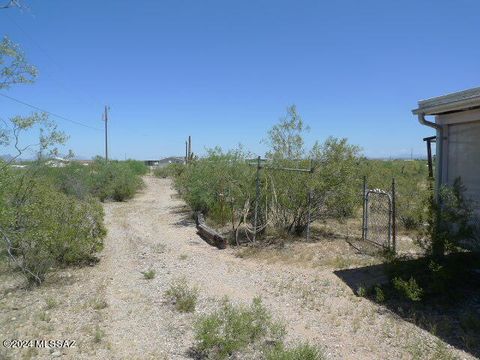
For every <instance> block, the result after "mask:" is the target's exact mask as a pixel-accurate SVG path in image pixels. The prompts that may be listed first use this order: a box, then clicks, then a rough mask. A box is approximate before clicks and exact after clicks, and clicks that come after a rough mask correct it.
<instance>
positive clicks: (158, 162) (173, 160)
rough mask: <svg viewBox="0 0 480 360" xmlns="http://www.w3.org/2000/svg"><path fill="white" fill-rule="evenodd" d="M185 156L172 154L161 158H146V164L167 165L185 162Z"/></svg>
mask: <svg viewBox="0 0 480 360" xmlns="http://www.w3.org/2000/svg"><path fill="white" fill-rule="evenodd" d="M184 161H185V158H183V157H179V156H170V157H167V158H163V159H160V160H144V162H145V165H147V166H155V167H157V166H166V165H168V164H183V163H184Z"/></svg>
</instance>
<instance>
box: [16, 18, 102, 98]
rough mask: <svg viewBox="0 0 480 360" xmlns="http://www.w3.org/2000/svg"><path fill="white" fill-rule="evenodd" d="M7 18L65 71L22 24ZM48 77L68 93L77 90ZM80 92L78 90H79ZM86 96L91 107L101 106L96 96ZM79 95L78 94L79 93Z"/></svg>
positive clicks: (58, 67) (54, 63)
mask: <svg viewBox="0 0 480 360" xmlns="http://www.w3.org/2000/svg"><path fill="white" fill-rule="evenodd" d="M7 18H8V20H10V22H11V23H12V24H13V25H14V26H16V27H17V28H18V29H19V30H20V31H21V32H22V33H23V34H24V35H25V36H26V37H27V39H28V40H30V42H31V43H32V44H34V45H35V46H36V47H37V48H38V49H39V50H40V52H41V53H42V54H43V55H44V56H45V58H46V59H48V60H49V62H50V63H51V64H53V65H55V66H56V67H57V69H59V70H61V71H62V70H64V69H63V67H62V66H61V65H60V64H59V63H58V62H57V61H56V60H55V59H54V58H53V57H52V56H50V55H49V54H48V52H47V51H46V50H45V49H44V48H43V46H41V45H40V43H39V42H38V41H37V40H35V38H34V37H33V36H31V35H30V34H29V33H28V32H27V31H26V30H25V29H24V28H23V27H22V26H20V24H19V23H18V22H16V21H15V20H14V19H13V17H11V16H10V15H9V14H7ZM46 75H47V76H48V77H49V78H50V79H51V80H53V81H54V82H55V83H57V84H58V85H60V87H62V88H63V89H64V90H67V92H70V93H72V92H75V91H76V90H73V89H72V88H70V87H69V86H67V85H66V83H64V82H63V81H57V80H55V78H54V77H53V76H52V75H51V74H48V72H47V73H46ZM77 90H78V89H77ZM82 92H83V93H84V95H86V96H85V97H84V100H88V102H89V103H90V105H94V106H95V107H97V106H99V105H100V104H101V103H102V102H101V101H100V100H99V99H98V98H97V97H95V96H94V95H92V94H90V93H87V92H84V91H82ZM77 94H78V93H77Z"/></svg>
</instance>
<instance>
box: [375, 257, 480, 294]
mask: <svg viewBox="0 0 480 360" xmlns="http://www.w3.org/2000/svg"><path fill="white" fill-rule="evenodd" d="M479 263H480V254H478V253H472V252H458V253H452V254H448V255H446V256H444V257H442V258H438V259H437V258H432V257H424V258H419V259H414V260H402V259H394V260H393V261H392V262H390V263H388V264H386V273H387V275H388V277H389V280H390V282H389V283H388V284H385V285H382V290H383V291H384V294H385V298H388V299H395V298H405V299H407V300H410V301H414V302H418V301H420V300H421V301H424V302H428V301H430V300H434V301H436V302H446V303H450V302H455V301H457V300H460V299H461V298H462V294H463V293H464V291H463V290H462V289H465V288H475V289H476V288H478V282H476V281H475V278H474V277H472V276H471V274H472V272H473V269H475V268H477V267H478V264H479ZM373 298H374V297H373Z"/></svg>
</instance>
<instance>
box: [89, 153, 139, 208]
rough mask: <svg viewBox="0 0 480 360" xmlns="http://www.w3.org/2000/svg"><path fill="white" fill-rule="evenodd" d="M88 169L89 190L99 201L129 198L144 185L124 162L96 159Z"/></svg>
mask: <svg viewBox="0 0 480 360" xmlns="http://www.w3.org/2000/svg"><path fill="white" fill-rule="evenodd" d="M90 170H91V171H90V177H89V188H90V192H91V193H92V194H93V195H94V196H95V197H97V198H99V199H100V201H105V200H109V199H112V200H115V201H125V200H128V199H131V198H132V197H133V196H134V195H135V193H136V192H137V191H138V190H139V189H141V188H142V187H143V186H144V184H143V181H142V179H141V178H140V177H139V176H138V175H137V174H135V172H134V171H133V170H132V169H131V168H130V167H129V166H128V165H126V164H125V163H120V162H114V161H110V162H106V161H104V160H101V159H97V160H96V161H95V163H94V164H92V165H91V169H90Z"/></svg>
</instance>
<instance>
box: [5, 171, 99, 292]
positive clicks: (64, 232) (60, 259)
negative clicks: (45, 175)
mask: <svg viewBox="0 0 480 360" xmlns="http://www.w3.org/2000/svg"><path fill="white" fill-rule="evenodd" d="M4 180H5V179H4ZM8 180H9V181H8V184H7V181H4V182H3V185H8V187H9V189H10V191H9V192H8V193H7V194H3V196H2V201H3V203H4V205H5V206H4V207H3V211H2V213H1V216H0V228H1V229H2V232H3V236H4V240H5V241H8V242H9V243H10V249H11V252H12V254H13V255H14V256H15V258H16V259H17V262H16V265H17V266H18V267H19V268H21V269H23V271H24V272H25V274H26V275H27V277H28V279H29V280H30V281H33V282H37V283H40V282H42V281H43V280H44V279H45V275H46V273H47V272H48V270H49V269H50V268H51V267H52V266H55V265H71V264H81V263H86V262H90V261H92V260H94V255H95V253H96V252H98V251H99V250H101V249H102V246H103V238H104V237H105V234H106V230H105V228H104V225H103V216H104V213H103V208H102V207H101V205H100V204H99V203H98V201H96V200H95V199H93V198H91V197H87V198H86V199H85V200H77V199H76V198H74V197H71V196H67V195H65V194H63V193H61V192H58V191H57V190H56V189H55V187H54V186H52V185H51V184H50V183H49V182H46V181H39V180H36V179H34V178H32V177H30V176H28V174H21V175H20V176H18V174H15V175H11V176H10V178H9V179H8ZM7 239H8V240H7Z"/></svg>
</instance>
